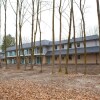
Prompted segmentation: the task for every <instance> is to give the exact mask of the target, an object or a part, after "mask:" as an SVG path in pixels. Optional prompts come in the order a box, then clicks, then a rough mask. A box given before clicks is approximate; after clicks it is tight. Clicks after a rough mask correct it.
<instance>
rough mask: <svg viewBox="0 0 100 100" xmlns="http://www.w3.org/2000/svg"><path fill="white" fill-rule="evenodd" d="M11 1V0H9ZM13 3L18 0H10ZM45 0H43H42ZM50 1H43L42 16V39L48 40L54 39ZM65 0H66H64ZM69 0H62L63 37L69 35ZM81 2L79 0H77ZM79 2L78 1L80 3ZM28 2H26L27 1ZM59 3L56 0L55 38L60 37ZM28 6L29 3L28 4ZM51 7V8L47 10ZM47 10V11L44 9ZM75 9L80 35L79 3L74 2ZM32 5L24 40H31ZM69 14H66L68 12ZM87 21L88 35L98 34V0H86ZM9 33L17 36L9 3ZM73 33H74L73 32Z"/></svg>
mask: <svg viewBox="0 0 100 100" xmlns="http://www.w3.org/2000/svg"><path fill="white" fill-rule="evenodd" d="M8 1H9V0H8ZM10 1H11V3H12V6H13V8H16V7H15V5H16V0H10ZM42 1H43V0H42ZM45 1H48V2H42V14H41V16H42V18H41V30H42V39H46V40H52V0H45ZM64 1H65V2H64ZM67 1H68V0H62V5H63V7H62V10H64V11H63V18H62V27H63V29H62V39H66V38H67V35H68V22H69V19H68V16H67V15H69V6H68V7H67V8H66V5H67V4H68V2H67ZM69 1H70V0H69ZM76 1H78V2H79V0H76ZM27 2H29V4H30V5H31V3H30V2H31V0H27ZM78 2H77V3H78ZM25 4H26V3H25ZM58 5H59V0H56V12H55V39H56V40H58V39H59V13H58ZM26 7H28V5H26ZM46 9H50V10H46ZM44 10H46V11H44ZM74 11H75V21H76V23H75V24H76V25H75V26H76V33H77V36H80V19H81V17H80V12H79V9H78V7H77V5H76V4H75V3H74ZM1 12H2V13H1V14H2V15H1V17H2V18H1V23H2V26H1V36H2V37H3V35H4V8H3V5H2V10H1ZM30 12H31V7H29V10H28V12H27V14H26V17H25V19H27V18H28V21H29V22H26V23H25V24H24V25H23V28H22V36H23V42H30V40H31V23H30V22H31V17H30V16H31V15H30ZM65 13H66V14H67V15H66V14H65ZM85 22H86V32H87V35H92V34H96V33H94V29H96V27H97V26H98V24H97V13H96V0H86V4H85ZM7 34H11V35H12V36H14V37H15V14H14V12H13V10H12V8H11V6H10V5H9V2H8V6H7ZM72 34H73V33H72ZM37 40H39V33H37Z"/></svg>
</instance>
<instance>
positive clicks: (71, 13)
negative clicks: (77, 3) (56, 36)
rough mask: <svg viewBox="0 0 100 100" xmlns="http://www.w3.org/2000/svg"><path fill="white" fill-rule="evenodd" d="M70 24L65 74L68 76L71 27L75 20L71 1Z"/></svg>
mask: <svg viewBox="0 0 100 100" xmlns="http://www.w3.org/2000/svg"><path fill="white" fill-rule="evenodd" d="M69 18H70V22H69V35H68V43H67V51H66V67H65V74H68V69H67V68H68V60H69V46H70V37H71V25H72V18H73V0H71V9H70V17H69Z"/></svg>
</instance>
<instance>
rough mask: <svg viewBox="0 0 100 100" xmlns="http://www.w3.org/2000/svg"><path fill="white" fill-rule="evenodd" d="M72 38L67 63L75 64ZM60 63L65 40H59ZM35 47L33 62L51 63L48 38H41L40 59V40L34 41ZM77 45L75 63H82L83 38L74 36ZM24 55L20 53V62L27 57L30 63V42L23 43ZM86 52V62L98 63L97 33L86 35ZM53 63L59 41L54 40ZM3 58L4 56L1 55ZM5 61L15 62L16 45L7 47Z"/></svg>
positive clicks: (64, 57)
mask: <svg viewBox="0 0 100 100" xmlns="http://www.w3.org/2000/svg"><path fill="white" fill-rule="evenodd" d="M73 42H74V40H73V39H71V40H70V47H69V61H68V63H69V64H75V50H74V43H73ZM61 45H62V49H61V63H62V64H65V63H66V51H67V40H62V42H61ZM35 46H36V48H35V50H34V55H35V57H34V58H35V59H34V63H35V64H40V63H41V61H42V64H52V42H51V41H48V40H42V53H41V55H42V60H40V42H39V41H36V45H35ZM76 46H77V63H78V64H84V45H83V38H82V37H80V38H76ZM23 48H24V55H25V58H23V54H22V53H21V63H22V64H25V59H26V58H27V60H28V63H31V43H26V44H23ZM86 52H87V64H99V63H100V57H99V37H98V35H91V36H87V37H86ZM54 53H55V64H59V41H55V52H54ZM2 59H3V60H4V57H2ZM7 63H8V64H15V63H16V46H13V47H9V48H7Z"/></svg>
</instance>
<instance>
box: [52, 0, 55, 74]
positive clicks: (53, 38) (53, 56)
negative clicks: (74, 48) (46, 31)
mask: <svg viewBox="0 0 100 100" xmlns="http://www.w3.org/2000/svg"><path fill="white" fill-rule="evenodd" d="M54 15H55V0H53V13H52V73H54V62H55V53H54V51H55V32H54V29H55V27H54V21H55V17H54Z"/></svg>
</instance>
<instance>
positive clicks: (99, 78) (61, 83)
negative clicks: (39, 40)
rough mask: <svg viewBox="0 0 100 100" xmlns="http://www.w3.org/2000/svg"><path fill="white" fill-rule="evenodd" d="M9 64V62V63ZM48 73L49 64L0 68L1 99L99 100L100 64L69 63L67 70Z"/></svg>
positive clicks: (49, 70)
mask: <svg viewBox="0 0 100 100" xmlns="http://www.w3.org/2000/svg"><path fill="white" fill-rule="evenodd" d="M8 67H9V66H8ZM54 71H55V73H54V74H52V73H51V66H43V73H40V66H34V70H29V67H27V70H24V67H23V66H22V67H21V69H20V70H16V68H15V65H13V66H10V67H9V68H8V69H4V68H0V100H100V67H99V66H96V65H91V66H90V65H88V66H87V75H84V74H83V73H84V66H78V73H77V74H76V73H75V68H74V66H72V65H70V66H68V71H69V74H68V75H65V74H64V66H63V70H62V73H59V72H58V68H57V66H55V70H54Z"/></svg>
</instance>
